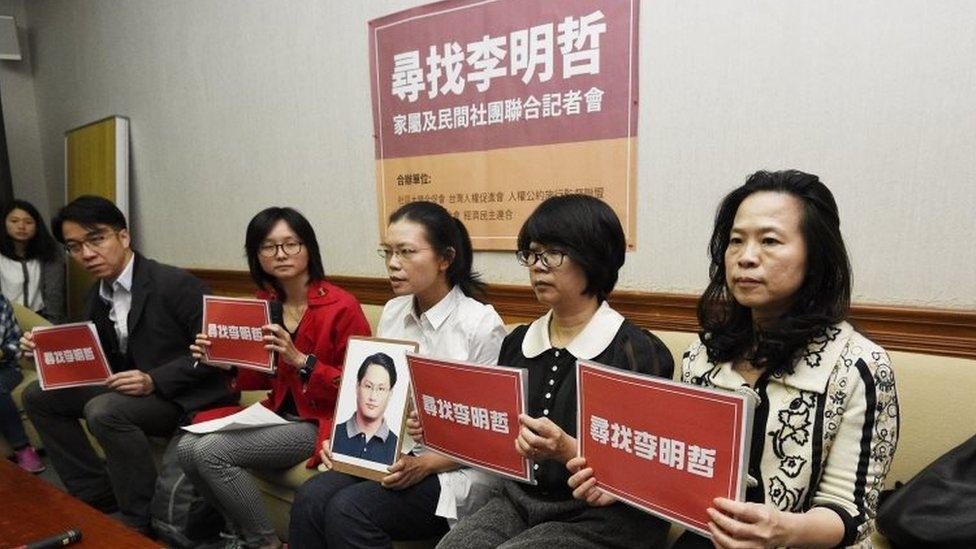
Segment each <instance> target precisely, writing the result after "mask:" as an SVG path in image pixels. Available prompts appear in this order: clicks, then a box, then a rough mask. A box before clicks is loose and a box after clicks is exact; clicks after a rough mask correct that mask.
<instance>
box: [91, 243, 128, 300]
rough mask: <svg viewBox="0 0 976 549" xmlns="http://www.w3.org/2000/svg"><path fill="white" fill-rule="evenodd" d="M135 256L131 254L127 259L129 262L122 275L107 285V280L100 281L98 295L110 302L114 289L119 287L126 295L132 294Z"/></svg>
mask: <svg viewBox="0 0 976 549" xmlns="http://www.w3.org/2000/svg"><path fill="white" fill-rule="evenodd" d="M135 262H136V254H135V252H133V253H132V257H130V258H129V262H128V263H126V265H125V268H124V269H122V274H120V275H119V276H118V278H116V279H115V280H114V281H113V282H111V283H109V282H108V281H107V280H102V283H101V284H100V285H99V287H98V295H100V296H101V297H102V299H104V300H106V301H111V300H112V294H113V293H114V291H115V289H116V288H118V287H119V286H121V287H122V289H123V290H125V291H126V292H128V293H130V294H131V293H132V266H133V265H135Z"/></svg>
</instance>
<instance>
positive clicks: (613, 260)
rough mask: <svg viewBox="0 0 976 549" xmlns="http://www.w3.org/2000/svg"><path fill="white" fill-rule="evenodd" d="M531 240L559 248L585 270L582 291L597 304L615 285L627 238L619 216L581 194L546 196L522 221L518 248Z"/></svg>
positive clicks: (623, 258) (599, 201) (525, 245)
mask: <svg viewBox="0 0 976 549" xmlns="http://www.w3.org/2000/svg"><path fill="white" fill-rule="evenodd" d="M532 242H536V243H538V244H542V245H544V246H558V247H560V248H562V250H563V251H564V252H566V254H567V255H569V257H570V258H572V260H573V261H575V262H576V263H577V264H579V266H580V267H582V268H583V271H584V272H585V273H586V288H585V289H584V290H583V293H584V294H586V295H592V296H596V298H597V300H599V301H600V302H601V303H602V302H603V300H604V299H606V298H607V296H608V295H610V292H612V291H613V288H614V286H616V285H617V276H618V274H619V272H620V267H622V266H623V265H624V260H625V259H626V250H627V239H626V237H625V235H624V229H623V227H622V226H621V225H620V218H618V217H617V214H616V213H614V211H613V209H612V208H611V207H610V206H609V205H607V203H606V202H604V201H602V200H600V199H599V198H595V197H592V196H589V195H585V194H566V195H560V196H553V197H552V198H547V199H546V200H545V201H543V202H542V203H541V204H539V206H538V207H537V208H536V209H535V211H533V212H532V214H531V215H530V216H529V217H528V219H526V220H525V223H523V224H522V228H521V229H520V230H519V235H518V248H519V250H528V249H529V245H530V244H531V243H532Z"/></svg>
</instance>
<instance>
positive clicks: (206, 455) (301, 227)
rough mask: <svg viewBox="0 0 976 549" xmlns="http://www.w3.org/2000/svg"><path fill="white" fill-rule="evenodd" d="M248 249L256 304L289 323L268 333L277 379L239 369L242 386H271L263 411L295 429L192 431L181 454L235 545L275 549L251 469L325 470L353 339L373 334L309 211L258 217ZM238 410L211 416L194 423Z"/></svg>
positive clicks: (200, 349) (197, 353)
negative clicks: (339, 278) (336, 276)
mask: <svg viewBox="0 0 976 549" xmlns="http://www.w3.org/2000/svg"><path fill="white" fill-rule="evenodd" d="M244 247H245V250H246V252H247V263H248V267H249V268H250V271H251V279H252V280H254V283H255V284H257V286H258V288H260V289H259V291H258V292H257V297H258V298H260V299H266V300H269V301H272V302H277V303H280V305H281V309H282V323H281V324H270V325H267V326H264V327H263V330H264V341H265V343H266V344H267V345H266V346H265V348H266V349H268V350H269V351H274V352H275V353H276V354H277V361H278V362H277V370H276V372H275V374H274V375H273V376H270V377H269V376H267V375H265V374H263V373H258V372H255V371H252V370H245V369H241V370H240V371H238V372H237V381H238V385H239V386H240V388H241V389H244V390H248V389H271V392H270V393H269V394H268V398H267V400H265V401H264V402H263V403H262V404H264V406H265V407H267V408H269V409H271V410H272V411H274V412H276V413H277V414H278V415H280V416H281V417H283V418H285V419H287V420H289V423H288V424H287V425H275V426H269V427H261V428H257V429H248V430H246V431H229V432H217V433H210V434H205V435H194V434H190V433H187V434H185V435H183V439H182V440H181V441H180V442H179V447H178V455H179V460H180V465H181V466H182V467H183V470H184V471H185V472H186V474H187V476H188V477H189V478H190V479H191V480H192V481H193V483H194V485H195V486H197V488H198V489H200V491H201V493H202V494H204V496H205V497H206V498H207V499H208V500H209V501H210V503H212V504H213V505H214V506H215V507H216V508H217V509H218V510H220V512H221V513H222V514H223V515H224V517H225V518H226V520H227V526H228V528H229V529H230V530H231V535H232V536H233V537H234V538H236V539H232V540H230V543H231V544H237V546H240V545H243V546H245V547H255V548H258V547H262V548H265V547H267V548H273V547H280V546H281V542H280V541H279V540H278V537H277V535H276V534H275V530H274V527H273V526H272V524H271V519H270V517H269V516H268V512H267V511H266V510H265V508H264V505H263V503H262V502H261V495H260V492H259V491H258V488H257V487H256V486H255V485H254V482H253V481H252V480H251V478H250V476H249V475H248V473H247V472H246V471H245V469H246V468H266V469H283V468H287V467H291V466H293V465H295V464H296V463H298V462H299V461H301V460H303V459H307V461H306V464H305V465H306V467H308V468H313V467H315V466H316V465H318V463H319V457H318V454H317V453H316V449H317V448H319V447H320V446H321V445H322V443H323V441H324V440H325V439H326V438H327V437H328V436H329V433H330V432H331V430H332V422H333V417H332V415H333V413H334V410H335V402H336V396H337V391H338V389H337V387H338V385H339V379H340V377H341V375H342V362H343V360H344V358H345V351H346V343H347V340H348V339H349V337H350V336H354V335H369V333H370V329H369V324H368V323H367V321H366V317H365V316H364V315H363V311H362V308H361V307H360V306H359V302H357V301H356V298H355V297H353V296H352V295H351V294H349V293H348V292H346V291H345V290H342V289H341V288H339V287H337V286H334V285H333V284H330V283H329V282H326V280H325V269H324V268H323V265H322V258H321V256H320V254H319V245H318V241H317V240H316V238H315V232H314V231H313V229H312V226H311V225H310V224H309V223H308V220H306V219H305V217H303V216H302V214H300V213H298V212H297V211H295V210H293V209H291V208H279V207H272V208H268V209H266V210H263V211H261V212H260V213H258V214H257V215H256V216H254V218H253V219H251V222H250V223H249V224H248V226H247V233H246V236H245V245H244ZM210 344H211V342H210V340H209V339H208V338H207V336H206V335H205V334H203V333H201V334H198V335H197V338H196V343H195V344H194V345H192V346H190V350H191V351H192V352H193V356H194V357H195V358H196V359H197V360H198V361H200V362H201V364H203V363H204V362H203V361H204V360H205V358H204V348H205V347H207V346H209V345H210ZM213 366H215V367H222V366H220V365H219V364H214V365H213ZM201 367H206V366H201ZM239 409H240V408H232V409H220V410H215V411H211V413H205V414H201V416H205V417H198V418H197V420H198V421H199V420H201V419H212V418H214V417H219V416H221V415H227V414H228V413H230V412H234V411H237V410H239Z"/></svg>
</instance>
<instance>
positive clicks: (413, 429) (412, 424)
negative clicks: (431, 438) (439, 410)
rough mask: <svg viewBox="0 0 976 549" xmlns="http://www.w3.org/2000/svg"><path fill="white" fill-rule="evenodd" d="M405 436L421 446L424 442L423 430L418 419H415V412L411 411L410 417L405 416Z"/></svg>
mask: <svg viewBox="0 0 976 549" xmlns="http://www.w3.org/2000/svg"><path fill="white" fill-rule="evenodd" d="M407 434H408V435H410V438H412V439H413V441H414V442H416V443H417V444H423V442H424V429H423V427H421V426H420V418H418V417H417V411H416V410H412V411H411V412H410V415H409V416H407Z"/></svg>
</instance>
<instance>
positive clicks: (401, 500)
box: [288, 471, 448, 549]
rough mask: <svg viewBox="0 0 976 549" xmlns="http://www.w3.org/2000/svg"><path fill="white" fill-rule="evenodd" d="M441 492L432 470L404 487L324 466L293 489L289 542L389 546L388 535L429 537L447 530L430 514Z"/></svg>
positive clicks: (314, 547) (313, 546)
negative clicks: (388, 485) (388, 486)
mask: <svg viewBox="0 0 976 549" xmlns="http://www.w3.org/2000/svg"><path fill="white" fill-rule="evenodd" d="M440 494H441V484H440V481H439V480H438V479H437V475H429V476H427V478H425V479H424V480H422V481H420V482H418V483H417V484H414V485H413V486H411V487H409V488H405V489H403V490H388V489H386V488H383V486H381V485H380V483H378V482H373V481H368V480H363V479H361V478H357V477H354V476H351V475H347V474H345V473H337V472H335V471H328V472H325V473H322V474H320V475H316V476H314V477H312V478H310V479H308V481H306V482H305V484H302V486H301V487H300V488H299V489H298V493H297V494H296V496H295V503H294V504H293V505H292V508H291V524H290V527H289V531H288V545H289V547H292V548H294V549H319V548H322V547H329V548H335V547H341V548H346V547H355V548H367V547H369V548H379V547H384V548H386V547H392V545H393V540H416V539H429V538H433V537H437V536H441V535H443V534H444V533H445V532H447V529H448V528H447V520H446V519H444V518H442V517H438V516H436V515H435V514H434V511H435V510H436V509H437V500H438V498H439V497H440Z"/></svg>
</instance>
